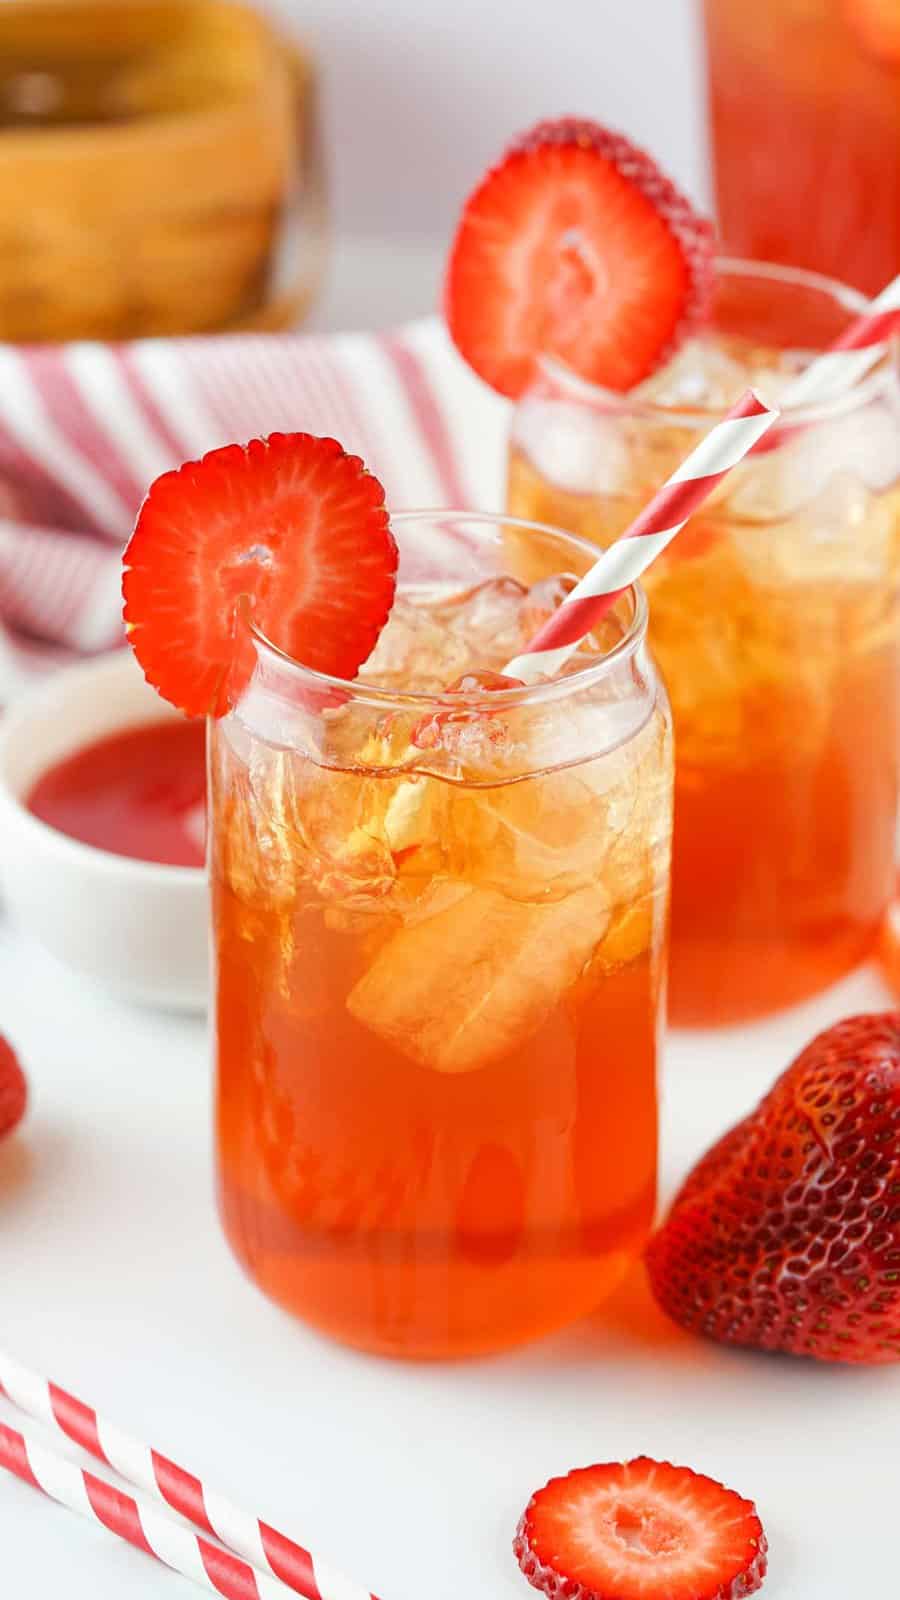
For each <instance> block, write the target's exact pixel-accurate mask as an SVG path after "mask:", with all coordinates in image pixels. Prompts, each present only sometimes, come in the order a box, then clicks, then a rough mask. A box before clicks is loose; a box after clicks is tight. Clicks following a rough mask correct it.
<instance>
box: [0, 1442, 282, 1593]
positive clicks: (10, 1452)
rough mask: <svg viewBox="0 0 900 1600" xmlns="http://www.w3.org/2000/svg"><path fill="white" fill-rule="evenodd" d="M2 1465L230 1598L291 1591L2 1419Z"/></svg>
mask: <svg viewBox="0 0 900 1600" xmlns="http://www.w3.org/2000/svg"><path fill="white" fill-rule="evenodd" d="M0 1467H4V1468H5V1469H6V1471H7V1472H12V1473H15V1475H16V1477H18V1478H21V1479H22V1480H23V1481H24V1482H25V1483H28V1484H30V1485H31V1487H32V1488H33V1489H39V1490H40V1491H41V1493H42V1494H45V1495H47V1497H48V1498H49V1499H50V1500H55V1501H56V1503H57V1504H58V1505H61V1506H67V1507H68V1509H69V1510H70V1511H74V1512H75V1513H76V1514H77V1515H78V1516H80V1517H84V1518H86V1520H87V1521H89V1522H93V1523H94V1524H95V1525H96V1526H99V1527H101V1528H105V1529H106V1531H107V1532H108V1533H113V1534H115V1535H116V1537H117V1538H119V1539H124V1540H126V1541H127V1543H128V1544H132V1545H134V1546H135V1548H136V1549H137V1550H143V1552H144V1554H145V1555H148V1556H153V1557H154V1558H155V1559H156V1560H157V1561H161V1562H162V1563H163V1565H164V1566H167V1567H170V1568H171V1569H172V1571H173V1572H179V1573H181V1575H182V1577H185V1578H193V1580H194V1582H195V1583H199V1584H201V1585H202V1587H203V1588H204V1589H208V1590H209V1591H210V1592H211V1593H212V1594H217V1595H219V1596H220V1597H221V1596H223V1595H224V1597H225V1600H285V1596H286V1595H288V1594H289V1593H290V1591H289V1590H288V1589H286V1588H285V1587H284V1584H282V1583H279V1582H278V1581H277V1579H275V1578H268V1577H266V1576H265V1575H264V1574H263V1573H261V1572H254V1570H253V1568H252V1567H251V1566H250V1565H249V1564H248V1563H247V1562H246V1561H242V1560H241V1559H240V1557H239V1556H236V1555H232V1554H231V1552H230V1551H228V1550H220V1549H219V1548H218V1547H217V1546H216V1545H213V1544H210V1543H209V1541H208V1540H207V1539H203V1538H201V1537H200V1535H199V1534H196V1533H192V1532H191V1531H190V1529H189V1528H184V1527H182V1526H181V1524H180V1523H177V1522H176V1521H175V1519H174V1517H171V1516H167V1515H166V1513H165V1512H164V1511H161V1510H160V1509H159V1507H158V1506H152V1505H147V1504H145V1503H144V1504H142V1503H141V1502H140V1501H138V1500H135V1499H134V1498H133V1496H132V1495H129V1494H123V1493H122V1491H121V1490H120V1489H116V1488H114V1487H113V1485H112V1484H111V1483H107V1482H106V1480H105V1479H104V1478H98V1477H96V1476H95V1474H94V1473H93V1472H87V1471H86V1470H85V1469H84V1468H83V1467H79V1466H78V1465H77V1464H76V1463H75V1462H73V1461H67V1460H66V1459H65V1457H64V1456H61V1455H58V1454H57V1453H56V1451H54V1450H50V1449H48V1447H47V1446H46V1445H45V1444H42V1443H41V1442H40V1440H38V1439H35V1438H33V1437H32V1436H30V1435H28V1434H26V1433H19V1432H18V1431H17V1429H15V1428H9V1427H7V1426H6V1424H5V1423H2V1422H0Z"/></svg>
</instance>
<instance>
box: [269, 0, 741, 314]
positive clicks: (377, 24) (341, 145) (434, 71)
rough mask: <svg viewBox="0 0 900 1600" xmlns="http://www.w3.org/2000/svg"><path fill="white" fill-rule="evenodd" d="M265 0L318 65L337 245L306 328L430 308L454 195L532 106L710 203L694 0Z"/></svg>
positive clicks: (534, 115) (533, 113)
mask: <svg viewBox="0 0 900 1600" xmlns="http://www.w3.org/2000/svg"><path fill="white" fill-rule="evenodd" d="M748 3H750V0H748ZM268 7H269V10H270V12H271V13H272V14H274V15H277V16H279V17H280V19H281V21H282V22H283V24H285V25H286V26H287V27H288V28H290V29H291V30H292V31H293V32H294V33H295V34H296V35H297V36H298V37H300V38H302V39H305V40H307V41H308V42H309V43H310V45H311V46H312V48H313V50H314V51H315V54H316V56H317V58H318V61H319V63H320V66H321V71H322V114H323V127H324V135H325V144H326V149H327V151H328V165H329V174H330V181H331V191H332V207H333V220H334V230H335V246H336V249H335V255H334V257H333V260H332V273H333V276H332V278H331V280H330V284H329V288H328V291H327V293H326V295H325V298H324V300H323V301H322V303H321V304H320V306H319V307H318V310H317V312H316V315H315V324H314V325H315V326H328V327H340V326H343V327H347V326H350V327H356V326H367V327H369V326H378V325H379V324H381V323H384V322H390V321H395V320H398V319H401V318H403V317H405V316H409V315H411V314H416V313H418V312H422V311H426V310H430V309H431V308H432V307H433V305H434V303H435V296H436V293H437V285H438V282H439V277H440V269H441V264H442V258H443V255H444V254H445V252H446V247H447V241H448V239H449V238H450V235H451V232H452V230H453V227H454V224H455V221H456V218H457V215H458V211H459V206H460V202H461V200H462V199H463V197H464V195H465V194H466V192H467V190H468V189H469V188H470V187H471V186H472V184H473V183H474V181H475V180H476V179H477V178H478V177H479V176H480V174H481V172H482V170H483V168H484V167H485V166H486V164H487V163H488V162H489V161H491V160H492V159H493V158H494V157H495V156H497V155H499V153H500V151H501V150H502V148H503V146H504V145H505V144H506V143H507V142H508V140H509V138H510V136H511V134H512V133H514V132H517V131H519V130H520V129H524V128H527V127H528V126H529V124H531V123H533V122H535V121H537V120H538V119H539V118H541V117H555V116H560V115H565V114H569V113H573V114H578V115H582V116H589V117H595V118H597V119H598V120H599V121H601V122H605V123H609V124H610V125H611V126H613V127H619V128H621V129H622V130H623V131H624V132H627V133H628V134H630V135H631V136H632V137H633V138H635V139H637V140H638V141H639V142H640V143H642V144H644V145H645V146H646V147H647V148H648V149H649V150H651V151H652V152H653V153H654V154H655V155H656V157H657V159H659V160H660V161H661V162H662V163H663V164H664V166H665V167H666V170H667V171H668V172H670V173H671V175H672V176H673V177H674V178H675V179H676V180H678V181H679V182H680V183H681V184H682V185H683V186H684V187H685V188H686V189H687V191H688V193H689V194H690V195H691V197H692V198H693V199H695V200H699V201H701V202H703V203H708V201H709V183H708V179H707V175H706V150H705V145H706V127H705V125H706V111H705V89H704V82H703V64H702V49H701V46H702V19H701V17H700V15H699V12H700V7H699V5H698V4H696V3H695V0H629V3H628V4H627V5H623V4H622V3H621V0H558V3H556V4H553V5H548V4H547V0H515V3H514V4H513V5H511V6H506V7H499V6H492V5H485V4H484V3H483V0H380V3H379V4H378V5H377V6H366V5H363V4H359V3H358V0H351V3H348V4H342V3H340V0H268Z"/></svg>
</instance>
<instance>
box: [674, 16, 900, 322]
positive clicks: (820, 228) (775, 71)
mask: <svg viewBox="0 0 900 1600" xmlns="http://www.w3.org/2000/svg"><path fill="white" fill-rule="evenodd" d="M706 34H707V49H708V56H709V101H710V116H711V123H712V145H713V157H714V167H715V179H716V197H717V202H718V212H719V223H720V229H721V234H722V238H723V239H724V241H725V245H726V247H727V248H728V249H729V250H733V251H734V252H735V253H737V254H740V255H745V256H756V257H759V258H761V259H764V260H769V261H783V262H788V263H790V264H791V265H793V266H800V267H811V268H815V269H816V270H818V271H820V272H828V273H831V274H832V275H833V276H834V277H838V278H843V279H845V280H846V281H847V282H848V283H852V284H854V285H855V286H856V287H857V288H859V289H862V290H864V291H865V292H866V293H867V294H870V295H871V294H875V293H877V291H878V290H879V289H882V288H883V287H884V285H885V284H886V283H887V282H888V281H889V280H890V279H891V278H892V277H894V275H895V273H897V272H900V6H898V5H897V3H896V0H706Z"/></svg>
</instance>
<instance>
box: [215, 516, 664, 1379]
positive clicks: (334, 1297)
mask: <svg viewBox="0 0 900 1600" xmlns="http://www.w3.org/2000/svg"><path fill="white" fill-rule="evenodd" d="M392 526H393V528H394V532H395V534H396V536H397V539H398V543H399V547H400V584H399V590H398V597H397V600H396V602H395V606H394V610H393V613H392V616H391V619H390V621H389V623H388V625H387V628H386V629H385V632H384V633H383V635H382V638H381V640H380V641H379V644H378V646H377V648H376V651H375V653H374V655H373V656H372V657H371V659H370V660H369V662H368V663H367V664H366V666H365V667H364V668H363V670H362V672H361V674H360V677H359V679H358V680H356V681H355V682H354V683H352V684H350V683H339V682H337V681H332V680H328V679H324V678H322V677H320V676H318V675H316V674H314V673H311V672H309V671H307V670H306V669H304V668H303V667H301V666H299V665H298V664H297V663H296V662H294V661H292V660H290V659H288V658H286V657H285V656H283V655H281V654H280V653H279V652H278V651H277V650H276V649H274V648H273V647H272V646H271V645H270V644H269V643H267V642H266V641H265V640H264V639H263V638H262V637H256V638H255V641H254V642H255V652H256V669H255V672H254V676H253V678H252V681H251V683H250V686H249V688H248V690H247V691H246V693H245V694H244V696H243V698H242V700H241V702H240V704H239V705H238V707H237V708H236V710H235V711H234V712H232V713H231V714H230V715H229V716H227V717H226V718H225V719H223V720H222V721H220V722H218V723H216V724H214V725H213V728H212V734H211V750H210V782H211V807H210V811H211V817H210V822H211V870H212V879H213V902H214V943H215V957H216V972H215V1022H216V1039H217V1046H216V1049H217V1142H218V1171H219V1193H220V1205H221V1212H222V1217H223V1221H224V1225H225V1229H226V1232H227V1235H228V1238H229V1240H230V1242H231V1245H232V1247H233V1249H234V1251H235V1253H236V1254H237V1256H238V1258H239V1259H240V1260H241V1262H242V1263H243V1265H244V1266H245V1268H246V1270H247V1271H248V1272H249V1273H250V1275H251V1276H252V1277H253V1278H255V1280H256V1281H257V1282H258V1283H259V1284H260V1286H261V1287H262V1288H263V1289H264V1290H266V1291H267V1292H268V1293H269V1294H270V1295H272V1296H273V1297H274V1298H275V1299H277V1300H279V1301H280V1302H281V1303H282V1304H284V1305H286V1306H287V1307H289V1308H290V1309H291V1310H293V1311H294V1312H296V1313H298V1314H299V1315H300V1316H301V1317H303V1318H305V1319H306V1320H307V1321H309V1322H310V1323H312V1324H314V1325H315V1326H317V1327H318V1328H320V1329H322V1330H324V1331H326V1332H328V1333H331V1334H333V1335H334V1336H336V1337H337V1338H339V1339H342V1340H344V1341H346V1342H348V1343H350V1344H354V1345H357V1346H362V1347H364V1348H367V1349H370V1350H375V1351H379V1352H383V1353H388V1354H392V1355H399V1356H454V1355H462V1354H469V1353H473V1352H478V1351H485V1350H491V1349H495V1348H499V1347H502V1346H506V1345H511V1344H515V1343H517V1342H519V1341H522V1340H525V1339H528V1338H532V1337H535V1336H536V1335H539V1334H541V1333H544V1332H546V1331H548V1330H549V1329H551V1328H552V1327H554V1326H556V1325H559V1324H561V1323H564V1322H566V1321H569V1320H571V1319H573V1318H575V1317H578V1316H580V1315H582V1314H583V1313H585V1312H587V1311H588V1310H590V1309H591V1308H592V1307H594V1306H595V1305H596V1304H597V1303H598V1302H599V1301H600V1300H602V1299H603V1298H604V1296H605V1295H606V1294H608V1293H609V1291H610V1289H611V1288H612V1286H613V1285H614V1284H615V1283H616V1282H617V1281H618V1279H619V1278H620V1276H621V1275H622V1274H623V1272H624V1271H625V1269H626V1268H627V1266H628V1264H629V1263H630V1262H631V1261H632V1260H633V1259H634V1257H635V1256H636V1255H637V1254H638V1253H639V1252H640V1250H641V1248H642V1245H643V1242H644V1240H645V1237H646V1234H647V1231H648V1229H649V1227H650V1224H651V1221H652V1217H653V1211H654V1202H655V1192H656V1143H657V1096H656V1062H657V1035H658V1027H659V1022H660V1009H661V996H662V971H663V954H664V944H665V936H666V919H667V893H668V866H669V842H670V831H671V783H672V758H671V734H670V719H669V711H668V704H667V700H666V695H665V691H664V690H663V689H662V687H661V684H660V682H659V680H658V678H657V675H656V673H655V670H654V667H653V664H652V661H651V659H650V657H649V654H648V651H647V645H646V638H645V634H646V609H645V602H644V599H643V596H642V595H641V593H640V591H638V590H633V591H629V592H628V593H627V594H626V595H624V596H623V597H622V599H621V600H620V602H619V605H618V608H617V610H616V611H615V612H614V613H612V614H611V615H610V616H609V618H608V619H605V620H604V623H603V625H602V632H600V633H598V635H596V636H595V637H593V638H592V639H591V640H589V641H588V642H587V643H586V645H585V646H584V648H583V649H581V650H580V651H579V652H578V654H577V655H576V657H575V658H574V659H573V661H572V662H571V663H570V666H569V668H568V669H567V671H566V675H565V676H563V677H560V678H559V679H557V680H555V681H553V682H547V683H544V684H541V685H536V686H532V687H530V688H527V689H525V688H522V689H511V690H510V689H506V690H503V689H501V690H499V691H498V690H497V689H496V688H491V687H489V681H490V680H489V679H484V678H482V679H479V680H477V681H476V682H475V683H474V684H473V685H472V687H471V690H470V692H469V693H468V695H467V696H466V698H465V699H460V698H459V696H448V695H446V694H445V693H444V692H443V691H444V689H445V688H446V686H447V685H448V684H450V683H452V682H454V681H455V680H457V679H458V678H459V677H460V675H461V674H464V673H466V672H468V671H471V670H475V671H478V672H479V673H483V672H485V671H487V672H490V671H495V672H496V671H498V670H499V669H501V668H502V666H503V665H504V663H505V662H506V661H507V660H508V659H509V658H511V657H512V656H513V655H515V653H516V651H517V650H518V649H519V648H520V647H521V645H522V644H524V643H525V642H526V641H527V640H528V639H529V638H530V637H531V636H532V635H533V634H534V632H535V631H536V629H537V627H538V625H539V624H540V622H541V621H542V620H544V618H545V617H546V616H547V614H548V612H549V611H550V610H552V609H553V608H554V607H555V606H556V605H557V604H558V603H559V601H560V599H561V597H562V595H563V594H565V593H566V591H567V589H568V586H569V585H570V584H571V582H572V581H573V579H574V578H575V577H578V576H580V575H581V574H583V573H584V572H585V571H586V570H587V569H588V567H589V566H590V565H591V563H592V561H593V560H594V558H595V554H596V552H595V551H594V550H593V548H592V547H591V546H589V545H588V544H586V543H584V542H582V541H581V540H578V539H575V538H572V537H571V536H568V535H566V534H562V533H558V532H555V531H552V530H549V529H546V528H540V527H531V526H528V525H526V524H517V523H515V522H513V521H512V520H511V519H505V520H498V519H492V518H489V517H474V516H465V515H461V514H453V513H431V514H427V515H412V514H410V515H409V516H403V517H398V518H394V519H393V521H392ZM349 576H351V575H348V577H349Z"/></svg>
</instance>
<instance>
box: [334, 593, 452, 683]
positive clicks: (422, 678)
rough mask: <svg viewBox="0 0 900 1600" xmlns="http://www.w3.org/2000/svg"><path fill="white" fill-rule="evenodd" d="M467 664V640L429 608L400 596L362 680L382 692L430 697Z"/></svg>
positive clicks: (363, 671)
mask: <svg viewBox="0 0 900 1600" xmlns="http://www.w3.org/2000/svg"><path fill="white" fill-rule="evenodd" d="M466 660H467V654H466V643H465V640H464V639H462V638H460V637H458V636H457V635H456V634H454V633H453V632H451V631H450V630H448V629H447V628H446V627H445V626H444V625H443V624H442V622H441V620H440V618H439V616H437V615H436V614H435V612H434V611H433V610H432V609H431V608H430V607H428V606H426V605H424V604H419V603H417V602H415V601H414V600H413V599H411V598H409V597H407V596H405V595H402V594H401V595H398V596H397V598H396V600H395V601H394V605H393V608H392V610H391V615H390V617H389V619H388V622H387V625H386V627H385V628H384V629H383V630H382V632H381V634H380V636H379V638H378V642H377V644H376V645H375V649H374V650H373V651H372V654H371V655H370V656H369V659H368V661H367V662H366V663H365V665H364V666H363V667H362V669H361V671H360V674H359V678H360V682H361V683H370V684H374V685H377V686H378V687H379V688H383V689H396V690H398V691H406V692H407V693H423V694H427V693H430V692H431V691H434V690H437V689H440V688H441V687H442V686H443V685H444V684H445V683H448V682H449V681H450V679H451V678H454V677H456V675H457V674H458V673H459V672H461V671H462V670H463V668H464V666H465V665H466Z"/></svg>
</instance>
